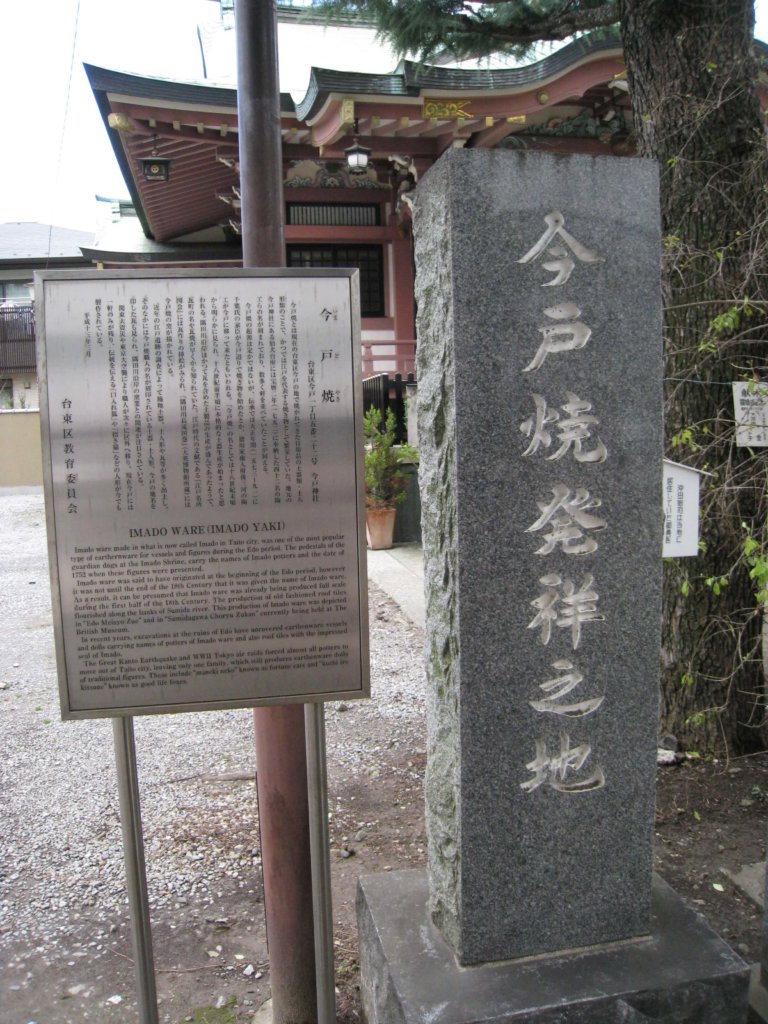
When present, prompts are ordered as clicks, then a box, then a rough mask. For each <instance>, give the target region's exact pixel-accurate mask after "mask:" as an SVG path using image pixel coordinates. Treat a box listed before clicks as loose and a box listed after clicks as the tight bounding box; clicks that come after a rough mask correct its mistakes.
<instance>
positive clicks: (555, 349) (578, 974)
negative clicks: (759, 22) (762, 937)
mask: <svg viewBox="0 0 768 1024" xmlns="http://www.w3.org/2000/svg"><path fill="white" fill-rule="evenodd" d="M414 229H415V239H416V267H417V280H416V295H417V304H418V353H417V357H418V367H417V370H418V382H419V394H418V402H419V442H420V448H421V466H420V483H421V501H422V510H423V511H422V533H423V543H424V556H425V572H426V589H427V675H428V691H429V708H428V764H427V783H426V800H427V832H428V844H429V873H428V874H429V897H428V909H427V907H426V906H425V901H426V899H427V897H426V888H427V886H426V883H422V882H421V881H419V879H417V878H413V877H408V875H405V876H403V877H402V878H400V879H391V880H390V882H389V883H388V884H387V891H386V896H385V897H384V898H382V897H383V896H384V894H383V892H382V893H379V892H378V889H377V884H376V881H375V880H364V882H363V886H362V888H361V891H360V903H359V908H360V910H359V914H360V917H359V919H360V928H361V963H362V974H363V994H364V1005H365V1008H366V1013H367V1015H368V1017H369V1019H371V1020H373V1021H376V1022H377V1024H378V1022H379V1021H381V1022H383V1021H387V1022H389V1021H398V1022H399V1021H405V1020H410V1019H414V1020H415V1019H433V1013H434V1012H435V1009H436V1006H437V1008H438V1010H439V1006H438V1003H439V1005H443V1004H442V1003H440V1000H441V999H442V1000H444V999H446V998H449V999H450V1000H451V1003H452V1004H453V1003H456V1004H457V1005H458V1004H459V1003H462V1002H463V1001H464V996H465V995H466V994H467V992H468V991H470V989H471V991H472V993H474V994H473V995H472V997H471V999H470V1002H471V1001H472V1000H479V1001H480V1003H481V1004H482V1002H483V998H484V997H483V995H482V993H483V992H488V993H490V992H491V989H492V988H493V986H490V987H489V986H484V985H483V983H482V981H478V978H480V977H481V976H480V975H474V974H473V971H466V970H464V971H462V970H461V967H460V966H459V965H463V966H464V967H467V966H470V965H485V966H482V967H477V968H475V969H476V970H478V971H487V970H488V969H489V967H488V965H490V964H497V965H498V968H497V971H496V973H495V974H494V978H495V981H494V985H496V986H498V987H497V989H496V992H497V996H496V997H495V998H496V1003H495V1004H494V1005H474V1006H469V1005H468V1006H467V1008H466V1010H465V1011H462V1012H465V1013H466V1014H467V1016H465V1017H462V1016H461V1013H460V1014H459V1018H457V1019H461V1020H475V1021H478V1020H484V1019H489V1020H491V1019H493V1020H498V1019H501V1017H504V1019H508V1020H518V1019H519V1020H521V1021H522V1020H525V1021H526V1022H528V1021H542V1022H543V1021H547V1022H550V1021H552V1022H554V1021H557V1022H558V1024H559V1022H561V1021H569V1022H570V1021H574V1022H575V1021H579V1022H581V1021H585V1022H586V1021H589V1022H592V1021H593V1020H594V1021H600V1022H601V1024H602V1022H603V1021H606V1022H608V1021H614V1020H615V1021H617V1022H618V1021H632V1022H635V1021H638V1022H639V1021H645V1020H653V1021H654V1022H656V1021H660V1022H667V1021H669V1022H672V1021H674V1022H675V1024H678V1022H687V1021H690V1022H691V1024H693V1022H697V1024H704V1022H710V1021H711V1022H712V1024H726V1022H731V1021H733V1022H740V1021H741V1020H743V1014H744V1013H745V1012H746V969H745V967H744V965H743V964H741V962H740V961H739V960H738V958H737V957H735V956H734V955H733V954H732V953H731V952H730V950H728V949H727V947H724V946H723V944H722V943H720V940H718V939H717V937H716V936H714V935H712V933H710V932H708V930H707V929H706V925H704V924H703V922H701V925H702V927H703V928H704V930H705V931H706V932H707V936H708V937H707V940H706V942H703V944H702V942H699V940H700V939H701V935H698V938H697V935H696V934H695V933H696V932H697V928H698V925H697V926H696V927H693V926H692V925H690V920H691V919H689V918H686V917H685V915H682V916H681V913H678V911H679V910H680V908H679V907H678V906H677V902H678V901H677V897H675V895H674V893H671V892H670V891H669V890H667V889H666V888H664V887H663V886H661V887H660V886H656V889H655V893H656V895H655V896H654V897H653V898H652V884H651V874H652V872H651V868H652V839H653V815H654V779H655V750H656V730H657V717H658V677H659V644H660V620H661V601H660V582H661V542H662V523H663V519H662V506H661V499H662V485H661V477H662V407H661V379H662V339H661V301H660V252H661V244H660V235H659V210H658V181H657V170H656V167H655V165H654V164H652V163H650V162H647V161H642V160H629V159H613V158H610V157H583V156H564V157H563V156H560V157H553V156H549V155H544V154H540V153H519V152H504V151H487V150H476V151H475V150H454V151H449V152H448V153H446V154H445V155H444V157H443V158H442V159H441V160H440V161H439V162H438V163H437V164H436V165H435V166H434V167H433V168H432V170H431V171H430V172H429V174H428V175H427V176H426V177H425V179H424V181H423V182H422V183H421V184H420V185H419V188H418V191H417V195H416V209H415V225H414ZM387 907H389V908H390V909H389V910H387V909H386V908H387ZM672 921H674V922H676V923H675V924H674V925H671V924H670V922H672ZM684 921H688V922H689V923H688V924H684V923H682V922H684ZM664 922H666V924H665V923H664ZM435 926H436V927H435ZM665 927H667V928H669V927H678V928H683V930H684V931H685V929H687V930H688V933H689V934H688V935H687V937H686V936H685V935H684V936H682V937H681V941H683V942H685V941H689V942H692V943H693V944H694V948H695V949H696V950H698V951H699V952H700V954H701V955H700V956H697V954H696V953H695V954H694V956H693V957H692V958H691V961H689V962H688V963H687V964H686V965H682V964H681V963H672V962H671V961H670V962H669V964H668V966H669V967H670V969H671V973H666V974H665V970H666V968H665V966H664V964H665V963H667V960H668V957H667V956H666V955H661V956H660V955H659V950H660V948H662V946H663V942H662V945H661V946H660V945H659V943H660V941H661V940H660V936H659V934H658V933H659V929H662V931H663V929H664V928H665ZM710 936H711V938H710ZM697 942H699V945H697ZM420 946H421V952H422V953H423V955H424V956H426V957H427V959H428V960H429V961H430V964H431V966H430V970H429V971H427V974H429V976H430V981H429V984H428V989H429V991H421V990H419V984H420V979H421V978H422V977H423V976H425V975H424V974H423V972H422V973H421V974H420V972H419V968H418V966H416V964H417V961H418V951H419V947H420ZM652 948H653V949H654V950H655V951H656V952H655V958H654V956H652V955H651V950H652ZM664 948H665V949H666V950H667V951H669V950H670V949H672V948H674V943H670V944H669V945H668V946H666V947H664ZM622 949H626V950H629V949H632V950H633V951H634V952H633V953H632V954H631V962H632V963H633V964H638V965H639V967H638V971H637V972H634V968H633V970H632V971H629V975H631V981H630V982H628V985H629V990H628V989H627V985H625V983H624V979H622V978H621V975H622V964H624V965H625V966H626V964H627V963H629V961H626V962H625V960H623V959H622V954H621V953H616V954H615V955H616V956H617V957H618V959H617V960H616V959H613V960H611V964H612V966H611V967H610V968H608V967H607V966H606V961H604V960H600V959H599V958H598V959H595V955H596V954H597V953H598V951H599V952H600V953H601V954H602V953H604V952H605V951H606V950H610V951H612V953H611V955H612V956H613V955H614V952H615V951H616V950H622ZM637 950H640V953H638V952H637ZM553 954H556V955H557V956H558V957H561V958H562V957H566V958H567V957H568V956H571V957H577V958H578V961H577V962H576V961H570V962H571V963H572V966H573V970H574V973H573V974H572V976H571V980H572V981H573V982H574V984H573V985H571V984H570V982H566V981H564V980H563V984H562V985H561V986H560V987H559V988H558V983H557V981H556V979H557V978H561V980H562V979H565V978H566V977H567V976H568V971H565V973H563V972H562V971H554V972H552V971H549V972H544V973H543V974H541V977H542V978H543V977H546V978H547V979H548V981H547V987H548V991H547V992H544V993H542V994H541V999H540V1001H539V1002H538V1003H537V998H536V994H535V985H533V987H532V988H531V986H530V985H529V981H530V973H529V974H528V975H527V976H526V977H528V981H525V983H523V980H522V976H521V975H520V970H521V967H520V964H525V963H529V962H530V959H531V958H541V957H542V956H544V957H546V956H549V955H553ZM710 954H712V955H710ZM638 957H639V960H638ZM644 957H645V959H644ZM672 959H673V960H674V958H672ZM502 962H505V964H502ZM691 962H693V963H695V964H696V967H695V968H693V970H692V973H690V968H691ZM425 963H426V961H425ZM438 964H439V966H436V965H438ZM576 964H577V965H576ZM627 969H628V968H627ZM425 971H426V968H425ZM435 971H436V972H437V973H435ZM499 972H500V973H499ZM505 972H507V973H505ZM534 973H535V972H534ZM609 976H610V977H609ZM472 977H474V979H475V980H474V981H473V982H470V980H469V979H470V978H472ZM487 977H490V975H488V976H487ZM702 978H706V979H707V983H706V984H707V985H708V986H709V989H708V994H707V998H706V999H705V1000H703V1002H704V1003H709V1004H711V1006H712V1007H713V1009H712V1011H711V1014H712V1015H708V1014H709V1013H710V1012H709V1011H706V1012H700V1009H701V1005H702V1000H701V999H700V998H699V997H697V998H696V999H694V1000H693V1002H692V1003H691V1006H692V1007H693V1009H692V1010H691V1014H692V1015H691V1016H686V1015H685V1012H686V1011H685V1001H686V999H687V998H688V996H692V993H693V991H694V988H695V986H696V985H699V984H700V983H701V979H702ZM713 978H716V979H717V981H715V982H713V981H712V979H713ZM408 979H410V980H408ZM721 981H722V984H720V982H721ZM689 983H690V984H689ZM509 985H512V986H513V987H515V986H518V988H519V991H518V992H517V995H516V997H515V998H517V999H518V1002H517V1003H515V1002H514V1000H513V999H511V997H510V995H509V993H508V992H507V995H506V996H505V997H504V998H503V999H501V1002H499V998H500V995H499V994H500V993H503V992H504V991H506V986H509ZM414 986H415V987H414ZM454 986H455V987H454ZM467 986H470V989H468V988H467ZM691 986H693V987H691ZM646 989H647V990H648V991H649V992H651V993H652V995H650V996H647V993H646ZM715 991H716V992H717V995H716V996H715V994H714V993H715ZM449 992H451V993H452V995H451V996H450V997H449V996H448V995H447V993H449ZM662 993H663V994H662ZM489 998H491V997H490V996H489ZM628 999H629V1002H627V1000H628ZM633 999H634V1000H635V1001H634V1003H633V1002H632V1000H633ZM433 1000H437V1001H438V1003H434V1002H433ZM617 1000H619V1002H617ZM502 1004H503V1007H502ZM694 1004H695V1005H694ZM417 1006H421V1007H423V1011H418V1012H417V1011H416V1010H415V1007H417ZM627 1006H633V1007H634V1008H635V1009H636V1008H638V1007H645V1009H644V1010H643V1013H645V1012H646V1010H647V1011H648V1015H647V1016H643V1015H637V1016H632V1015H629V1016H627V1015H622V1014H626V1013H627ZM568 1007H570V1009H568ZM681 1007H682V1009H681ZM633 1012H634V1010H633ZM739 1014H741V1016H739ZM446 1019H447V1018H446Z"/></svg>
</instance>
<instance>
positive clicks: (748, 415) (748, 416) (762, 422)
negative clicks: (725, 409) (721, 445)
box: [733, 381, 768, 448]
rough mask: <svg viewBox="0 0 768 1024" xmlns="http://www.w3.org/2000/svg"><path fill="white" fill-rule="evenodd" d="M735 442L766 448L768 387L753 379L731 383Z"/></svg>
mask: <svg viewBox="0 0 768 1024" xmlns="http://www.w3.org/2000/svg"><path fill="white" fill-rule="evenodd" d="M733 412H734V417H735V419H736V444H737V445H738V446H739V447H740V448H768V387H766V386H765V385H764V384H757V383H756V382H755V381H738V382H736V383H734V385H733Z"/></svg>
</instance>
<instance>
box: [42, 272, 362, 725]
mask: <svg viewBox="0 0 768 1024" xmlns="http://www.w3.org/2000/svg"><path fill="white" fill-rule="evenodd" d="M36 294H37V297H38V298H37V301H38V311H37V323H38V345H39V370H40V380H41V407H40V411H41V420H42V427H43V449H44V478H45V492H46V514H47V522H48V537H49V554H50V565H51V577H52V589H53V604H54V627H55V636H56V649H57V663H58V672H59V685H60V693H61V707H62V716H63V717H64V718H86V717H99V716H104V715H120V714H131V715H133V714H146V713H152V712H167V711H192V710H203V709H213V708H225V707H244V706H253V705H258V704H270V703H286V702H292V701H293V702H296V701H316V700H326V699H341V698H342V697H343V698H345V699H346V698H350V697H361V696H366V695H367V693H368V688H369V678H368V677H369V673H368V648H367V635H368V631H367V600H366V569H365V546H364V505H363V474H362V437H361V421H362V409H361V386H360V379H361V375H360V338H359V298H358V284H357V273H356V271H345V270H333V271H322V270H321V271H301V270H285V271H283V270H281V271H256V270H254V271H251V270H243V271H230V270H228V271H195V270H193V271H158V272H155V271H146V272H144V271H126V272H121V271H108V272H98V271H91V272H66V271H60V272H46V273H42V274H39V275H38V276H37V285H36Z"/></svg>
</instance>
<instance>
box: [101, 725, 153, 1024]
mask: <svg viewBox="0 0 768 1024" xmlns="http://www.w3.org/2000/svg"><path fill="white" fill-rule="evenodd" d="M112 734H113V738H114V742H115V763H116V767H117V789H118V794H119V797H120V824H121V826H122V830H123V857H124V859H125V882H126V889H127V891H128V905H129V907H130V914H131V940H132V945H133V960H134V967H135V972H136V993H137V997H138V1003H139V1020H140V1021H141V1024H158V1014H157V991H156V988H155V961H154V955H153V951H152V930H151V926H150V920H149V898H148V896H147V873H146V868H145V864H144V837H143V834H142V828H141V805H140V802H139V777H138V772H137V770H136V744H135V742H134V736H133V717H132V716H130V715H125V716H117V717H115V718H113V719H112Z"/></svg>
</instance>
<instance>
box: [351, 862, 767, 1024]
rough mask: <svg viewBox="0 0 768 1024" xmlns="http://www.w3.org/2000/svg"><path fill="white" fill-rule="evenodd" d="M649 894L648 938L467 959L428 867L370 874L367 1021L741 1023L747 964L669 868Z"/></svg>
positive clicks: (362, 891)
mask: <svg viewBox="0 0 768 1024" xmlns="http://www.w3.org/2000/svg"><path fill="white" fill-rule="evenodd" d="M652 900H653V910H652V932H651V935H650V936H649V937H648V938H647V939H640V940H637V941H635V942H630V943H623V944H621V945H614V946H611V947H605V948H593V949H590V950H582V951H577V952H571V953H565V954H555V955H553V956H547V957H538V958H531V959H527V960H514V961H504V962H502V963H493V964H483V965H480V966H478V967H460V966H459V965H458V963H457V961H456V959H455V957H454V955H453V953H452V951H451V950H450V949H449V947H448V946H447V945H446V943H445V942H444V940H443V939H442V937H441V935H440V934H439V932H438V931H437V929H436V928H435V927H434V926H433V924H432V922H431V921H430V918H429V914H428V912H427V875H426V872H425V871H398V872H392V873H391V874H382V875H367V876H364V877H363V878H361V879H360V883H359V887H358V895H357V919H358V928H359V933H360V973H361V988H362V997H363V1009H364V1012H365V1015H366V1018H367V1021H368V1024H485V1022H488V1024H491V1022H493V1024H513V1022H517V1024H744V1021H745V1020H746V1016H747V1006H748V989H749V977H750V970H749V967H748V966H747V965H746V964H745V963H744V962H743V961H742V960H741V959H740V958H739V957H738V956H737V955H736V954H735V953H734V952H733V951H732V950H731V949H730V947H729V946H727V945H726V944H725V943H724V942H723V941H722V939H720V938H719V936H717V935H716V934H715V932H713V931H712V929H711V928H710V927H709V925H708V924H707V923H706V921H705V920H704V919H703V918H702V917H701V916H700V915H699V914H697V913H696V912H695V911H693V910H691V909H690V907H688V906H687V905H686V904H685V903H683V901H682V900H681V899H680V898H679V896H677V894H676V893H675V892H673V890H672V889H670V888H669V886H668V885H666V883H665V882H663V881H662V880H661V879H660V878H654V883H653V896H652ZM564 912H565V908H564Z"/></svg>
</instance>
